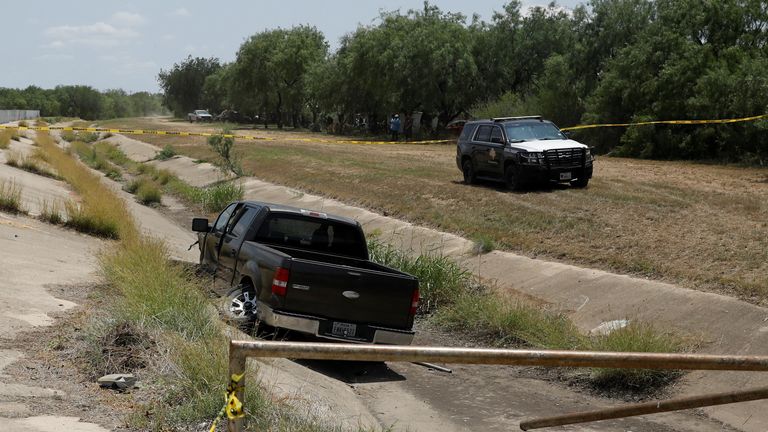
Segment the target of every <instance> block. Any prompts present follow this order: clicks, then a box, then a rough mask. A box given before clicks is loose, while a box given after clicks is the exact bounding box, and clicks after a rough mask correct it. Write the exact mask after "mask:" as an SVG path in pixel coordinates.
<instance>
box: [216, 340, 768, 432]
mask: <svg viewBox="0 0 768 432" xmlns="http://www.w3.org/2000/svg"><path fill="white" fill-rule="evenodd" d="M248 357H279V358H291V359H306V360H348V361H397V362H439V363H460V364H485V365H490V364H495V365H509V366H542V367H574V368H575V367H586V368H616V369H679V370H724V371H725V370H727V371H760V372H768V356H730V355H707V354H667V353H663V354H661V353H624V352H598V351H550V350H511V349H484V348H444V347H426V346H387V345H352V344H340V343H309V342H306V343H305V342H268V341H231V342H230V344H229V376H230V388H231V392H230V400H231V401H234V402H233V403H235V404H242V402H243V397H244V391H243V389H244V380H245V377H244V374H245V362H246V359H247V358H248ZM728 395H730V396H728ZM758 396H759V397H758ZM745 397H747V399H744V398H745ZM729 398H730V399H729ZM765 398H768V390H766V389H757V390H751V391H746V392H738V393H724V394H717V395H709V396H699V397H696V398H686V399H679V400H673V401H667V402H666V404H665V403H662V402H653V403H652V404H653V405H654V406H656V405H660V406H664V407H665V408H670V406H671V407H672V408H671V409H667V410H666V411H672V410H678V409H687V405H686V404H690V403H694V402H691V400H695V401H696V402H695V403H698V405H695V406H691V407H703V406H711V405H718V404H723V403H733V402H741V401H746V400H756V399H765ZM702 404H703V405H702ZM645 405H648V404H640V405H637V406H630V407H626V408H613V409H609V410H602V411H595V412H589V413H577V414H572V415H568V416H559V417H556V418H554V419H555V420H553V418H548V419H542V420H535V421H532V422H523V423H522V424H521V428H522V426H523V425H526V426H527V427H528V428H530V429H533V428H535V427H544V426H536V425H537V424H544V423H537V422H552V421H563V420H564V419H565V420H567V421H569V422H571V423H575V422H585V421H595V420H601V419H603V418H601V417H600V416H601V415H603V414H602V413H603V412H604V411H610V412H611V413H612V414H611V415H616V416H614V417H604V418H606V419H607V418H619V417H627V416H628V415H627V414H626V413H627V412H630V413H631V412H638V413H640V412H641V411H642V410H644V409H645V410H647V409H649V408H647V407H644V406H645ZM238 406H239V405H238ZM677 407H680V408H677ZM622 409H626V410H630V411H617V412H614V411H616V410H622ZM651 412H662V411H648V412H642V413H641V414H645V413H651ZM617 413H618V414H617ZM641 414H631V415H641ZM581 418H583V419H584V420H579V419H581ZM243 421H244V418H243V416H242V415H232V416H229V423H228V428H229V430H230V431H233V432H239V431H241V430H242V427H243ZM547 424H549V423H547ZM562 424H568V423H562ZM552 425H555V423H552ZM524 430H525V429H524Z"/></svg>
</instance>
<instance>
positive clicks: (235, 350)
mask: <svg viewBox="0 0 768 432" xmlns="http://www.w3.org/2000/svg"><path fill="white" fill-rule="evenodd" d="M237 344H238V342H235V341H230V342H229V376H228V377H227V381H231V380H232V376H233V375H236V376H237V375H242V378H241V379H240V381H239V382H238V384H239V385H238V386H237V387H235V396H237V398H238V399H239V400H240V402H241V403H242V404H243V406H245V378H246V377H245V360H246V359H247V355H246V353H244V352H243V350H242V349H240V348H239V347H238V346H237ZM244 426H245V418H244V417H243V418H237V419H228V421H227V430H228V431H229V432H240V431H242V430H243V427H244Z"/></svg>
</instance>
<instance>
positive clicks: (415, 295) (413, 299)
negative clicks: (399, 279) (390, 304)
mask: <svg viewBox="0 0 768 432" xmlns="http://www.w3.org/2000/svg"><path fill="white" fill-rule="evenodd" d="M418 309H419V289H418V288H416V289H415V290H413V297H411V316H416V311H417V310H418Z"/></svg>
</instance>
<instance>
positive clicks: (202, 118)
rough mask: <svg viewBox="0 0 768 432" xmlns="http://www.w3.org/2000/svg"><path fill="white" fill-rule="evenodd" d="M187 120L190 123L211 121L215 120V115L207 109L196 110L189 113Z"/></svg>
mask: <svg viewBox="0 0 768 432" xmlns="http://www.w3.org/2000/svg"><path fill="white" fill-rule="evenodd" d="M187 120H189V122H190V123H194V122H210V121H213V116H212V115H211V114H210V113H209V112H208V111H206V110H194V111H193V112H191V113H189V114H187Z"/></svg>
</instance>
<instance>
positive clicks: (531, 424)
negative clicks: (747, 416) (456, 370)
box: [520, 387, 768, 431]
mask: <svg viewBox="0 0 768 432" xmlns="http://www.w3.org/2000/svg"><path fill="white" fill-rule="evenodd" d="M761 399H768V387H763V388H757V389H752V390H744V391H737V392H728V393H716V394H710V395H703V396H692V397H685V398H679V399H670V400H666V401H659V402H647V403H641V404H635V405H628V406H623V407H616V408H606V409H602V410H595V411H585V412H580V413H572V414H565V415H560V416H553V417H545V418H540V419H535V420H528V421H524V422H522V423H520V429H522V430H524V431H527V430H531V429H540V428H545V427H553V426H563V425H570V424H576V423H587V422H594V421H599V420H610V419H618V418H624V417H634V416H640V415H645V414H656V413H662V412H669V411H679V410H685V409H692V408H703V407H708V406H716V405H725V404H731V403H737V402H749V401H755V400H761Z"/></svg>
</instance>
